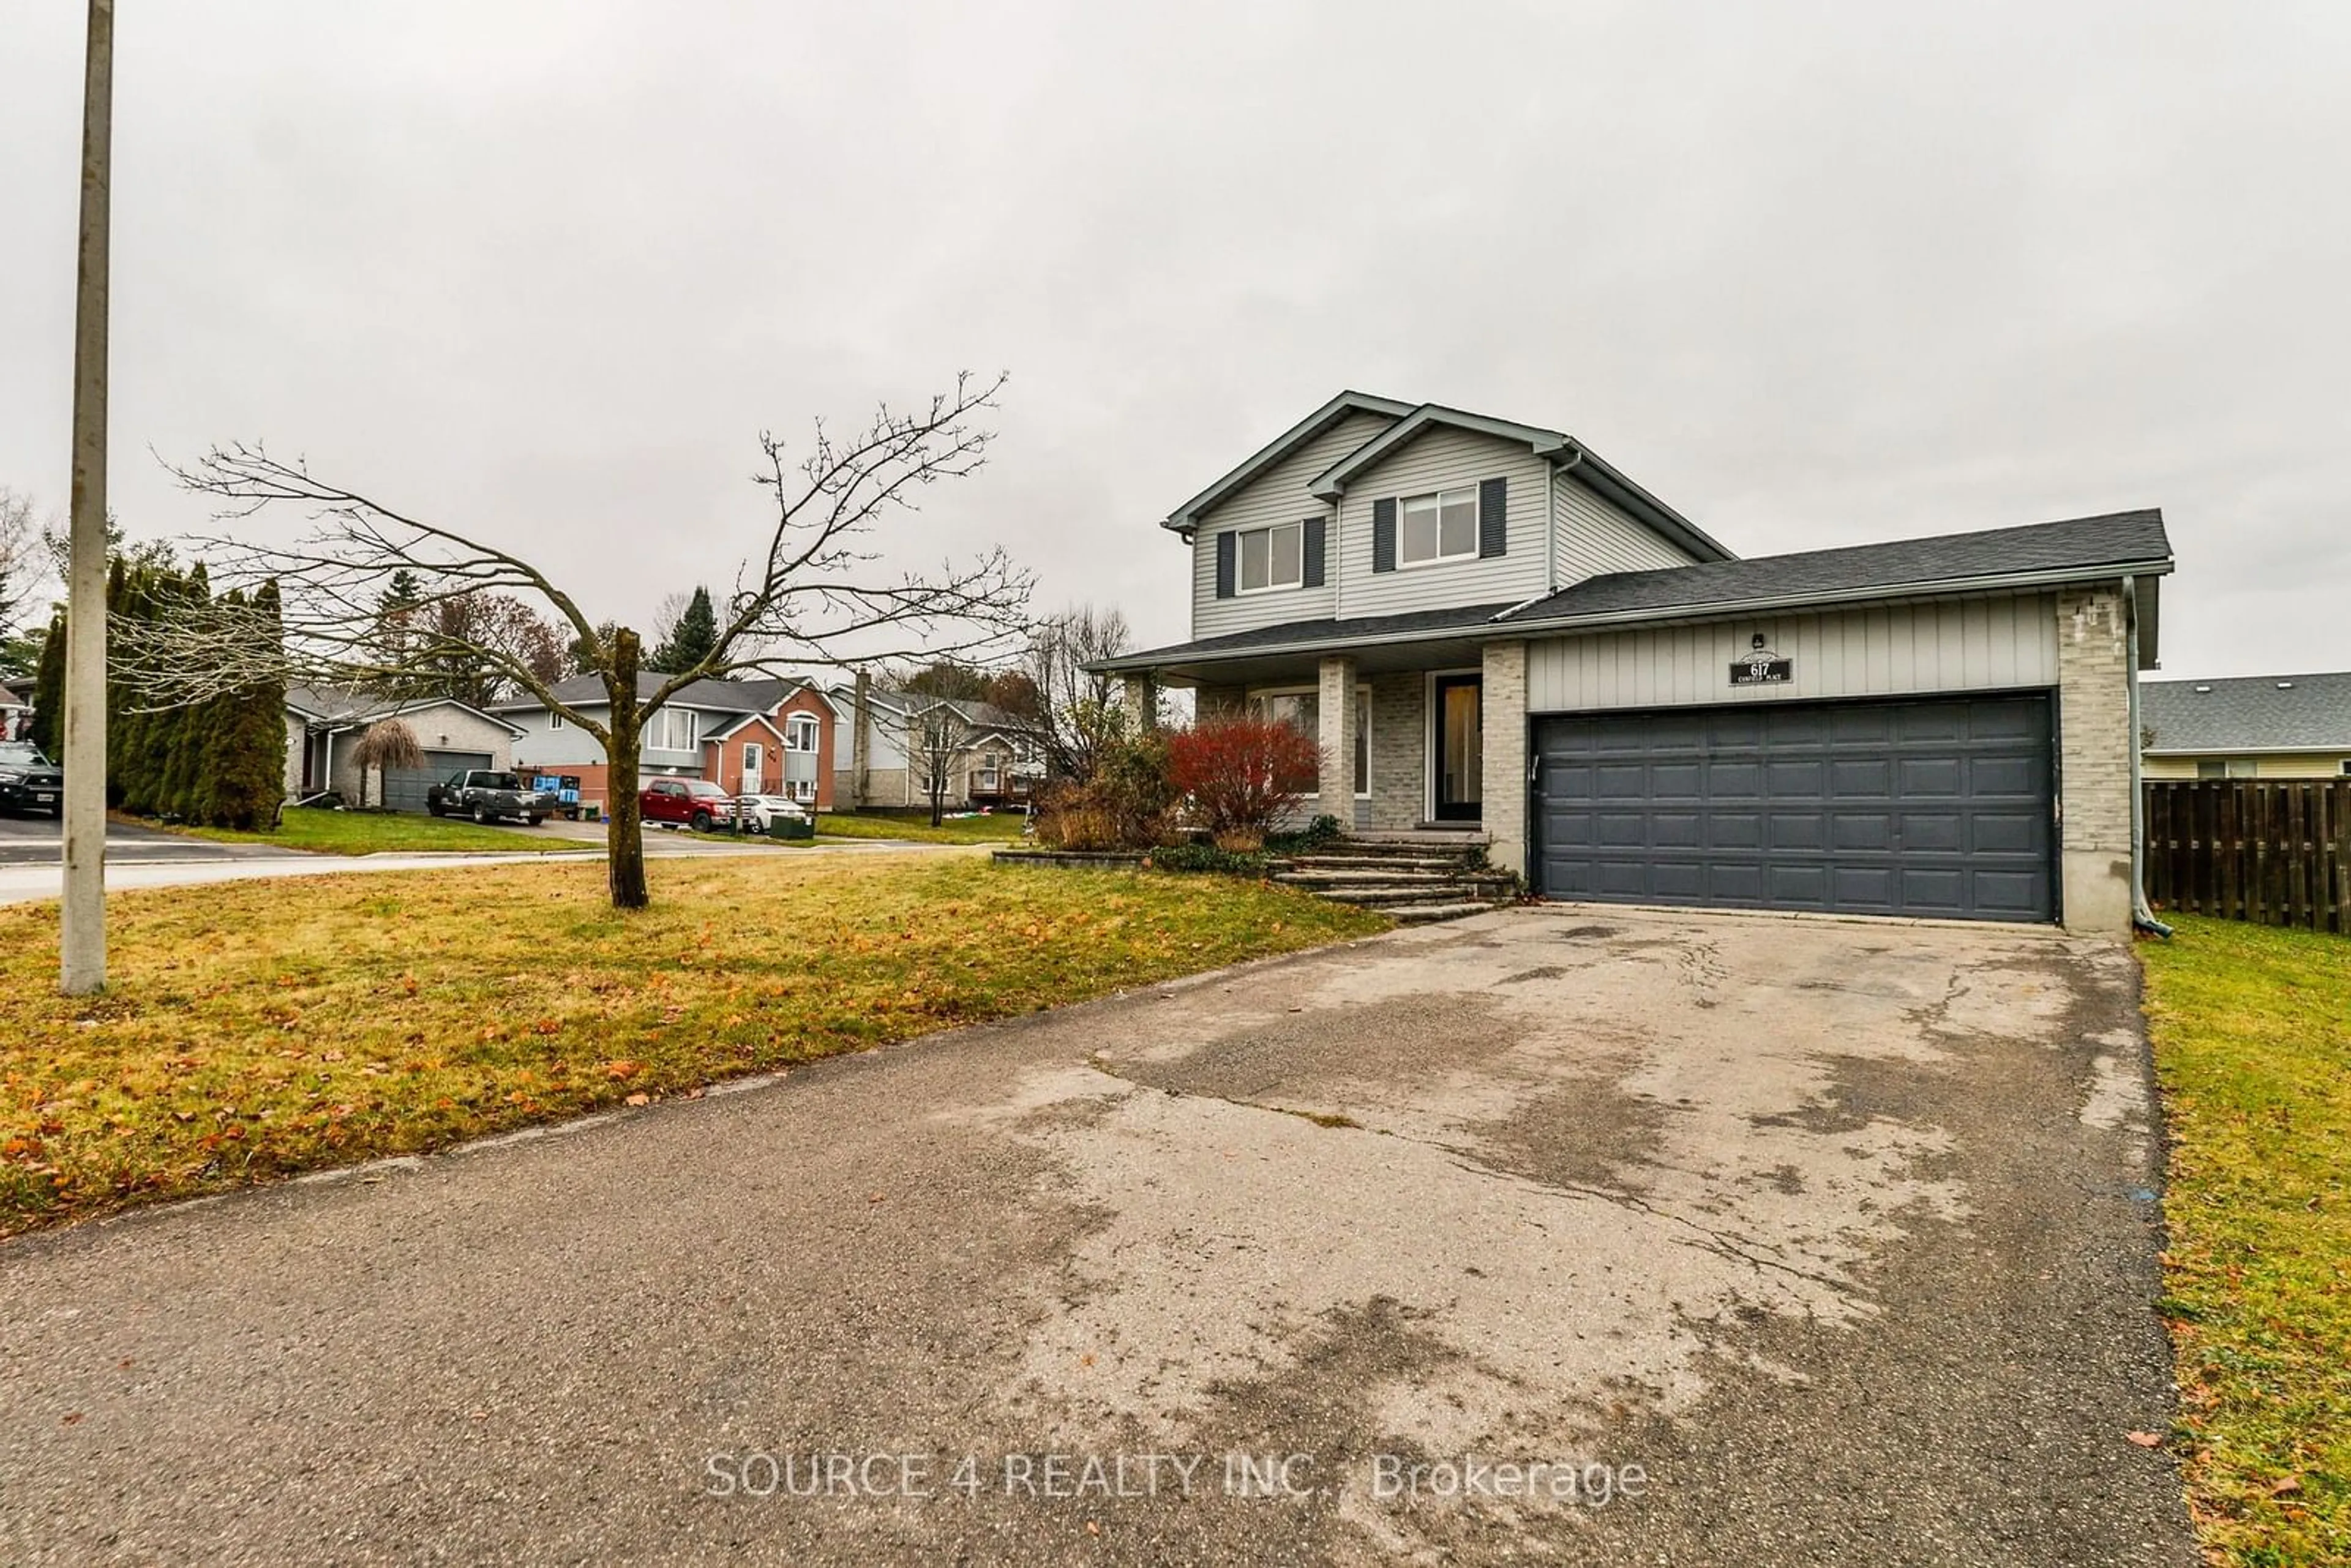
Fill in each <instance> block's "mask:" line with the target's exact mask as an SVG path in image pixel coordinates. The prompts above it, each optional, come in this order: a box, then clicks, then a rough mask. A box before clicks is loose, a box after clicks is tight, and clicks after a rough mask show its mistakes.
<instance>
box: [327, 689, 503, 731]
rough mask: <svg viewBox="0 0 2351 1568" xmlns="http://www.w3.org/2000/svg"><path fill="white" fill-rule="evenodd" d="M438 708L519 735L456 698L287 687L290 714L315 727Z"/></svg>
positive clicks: (491, 715)
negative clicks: (451, 710)
mask: <svg viewBox="0 0 2351 1568" xmlns="http://www.w3.org/2000/svg"><path fill="white" fill-rule="evenodd" d="M436 707H453V708H455V709H457V710H458V711H459V712H461V713H469V714H472V715H473V716H475V718H478V719H481V720H483V721H484V722H485V723H488V724H494V725H496V726H497V727H499V728H500V729H504V730H511V731H513V732H514V733H515V734H516V735H517V736H519V735H521V734H522V733H524V732H523V730H522V728H521V727H519V726H517V725H513V724H509V723H508V722H507V720H505V719H502V718H500V717H499V716H497V715H496V714H494V713H486V712H485V711H483V710H482V709H480V708H477V707H475V706H474V705H473V704H471V703H461V702H459V701H458V700H457V699H456V698H455V697H411V698H407V699H405V700H402V699H395V698H392V697H382V696H375V695H371V694H369V693H366V692H353V691H346V690H343V689H340V688H338V687H331V686H288V687H287V688H286V711H287V712H288V713H291V714H294V715H297V716H299V717H301V718H304V719H307V720H308V721H309V722H310V723H312V724H325V725H332V726H335V727H339V728H344V729H350V728H356V727H359V726H360V725H363V724H373V723H375V722H376V721H377V720H378V719H385V718H399V717H401V716H403V715H406V714H412V713H426V712H429V711H431V710H432V709H434V708H436Z"/></svg>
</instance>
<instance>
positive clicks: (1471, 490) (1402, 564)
mask: <svg viewBox="0 0 2351 1568" xmlns="http://www.w3.org/2000/svg"><path fill="white" fill-rule="evenodd" d="M1447 496H1467V497H1469V548H1468V549H1466V550H1455V551H1454V552H1453V553H1452V554H1451V555H1447V554H1446V553H1445V497H1447ZM1414 501H1435V502H1436V503H1437V554H1435V555H1433V556H1430V557H1428V558H1427V559H1425V560H1406V559H1405V554H1404V509H1405V507H1406V506H1408V505H1410V504H1411V503H1412V502H1414ZM1478 535H1479V527H1478V486H1475V485H1468V486H1457V487H1455V488H1453V489H1450V490H1423V491H1422V492H1421V493H1420V494H1418V495H1416V496H1398V497H1396V538H1395V562H1396V570H1398V571H1417V570H1420V569H1421V568H1423V567H1426V566H1448V565H1450V564H1451V563H1453V562H1454V561H1457V560H1476V559H1479V557H1478V547H1479V538H1478Z"/></svg>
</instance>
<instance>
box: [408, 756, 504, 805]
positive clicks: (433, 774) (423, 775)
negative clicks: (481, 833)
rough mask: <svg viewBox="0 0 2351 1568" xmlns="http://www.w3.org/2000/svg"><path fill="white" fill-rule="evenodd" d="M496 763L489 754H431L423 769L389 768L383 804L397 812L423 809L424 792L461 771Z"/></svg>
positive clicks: (491, 766)
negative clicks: (461, 769) (460, 769)
mask: <svg viewBox="0 0 2351 1568" xmlns="http://www.w3.org/2000/svg"><path fill="white" fill-rule="evenodd" d="M496 766H497V762H496V759H495V758H492V757H491V756H490V754H489V753H488V752H486V751H428V752H426V753H425V754H424V766H423V767H422V768H387V769H386V770H385V772H384V776H383V803H384V804H385V805H387V806H389V807H391V808H392V810H395V811H422V810H424V791H425V790H427V789H431V788H432V787H433V786H434V785H435V784H438V783H440V782H441V781H442V780H443V779H446V778H448V777H449V775H451V774H452V773H455V772H456V771H457V770H458V769H459V768H495V767H496Z"/></svg>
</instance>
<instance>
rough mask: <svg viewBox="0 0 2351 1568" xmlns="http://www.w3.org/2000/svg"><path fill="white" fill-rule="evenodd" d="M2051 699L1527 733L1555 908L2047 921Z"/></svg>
mask: <svg viewBox="0 0 2351 1568" xmlns="http://www.w3.org/2000/svg"><path fill="white" fill-rule="evenodd" d="M2052 738H2053V737H2052V730H2051V724H2050V709H2049V699H2048V697H2047V696H2046V695H2032V696H1998V697H1963V698H1953V699H1938V700H1934V701H1926V702H1898V703H1801V704H1797V703H1790V704H1771V705H1769V706H1765V705H1761V704H1757V705H1754V706H1745V707H1736V708H1683V709H1674V710H1667V711H1665V712H1656V713H1642V714H1622V715H1616V714H1609V715H1593V716H1577V717H1556V718H1539V719H1537V720H1536V721H1535V727H1534V745H1535V749H1536V755H1537V758H1538V759H1539V760H1538V763H1537V769H1536V783H1535V788H1534V793H1535V818H1536V821H1535V867H1536V879H1537V883H1538V885H1539V890H1540V891H1541V892H1542V893H1543V894H1547V895H1549V896H1551V897H1553V898H1577V899H1595V900H1600V901H1604V902H1614V903H1624V904H1713V905H1733V906H1740V907H1747V908H1756V909H1817V910H1834V911H1844V912H1851V913H1855V914H1867V915H1941V916H1959V917H1963V918H1969V919H1979V920H2049V919H2053V918H2054V917H2055V915H2056V894H2055V886H2054V877H2053V863H2052V862H2053V855H2052V853H2051V850H2052V845H2053V836H2054V835H2053V821H2052V819H2053V798H2054V770H2053V767H2052V763H2051V744H2052Z"/></svg>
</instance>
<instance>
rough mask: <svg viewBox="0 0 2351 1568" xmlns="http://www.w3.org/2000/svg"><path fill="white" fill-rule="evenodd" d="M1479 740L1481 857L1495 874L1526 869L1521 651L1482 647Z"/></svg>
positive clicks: (1513, 646)
mask: <svg viewBox="0 0 2351 1568" xmlns="http://www.w3.org/2000/svg"><path fill="white" fill-rule="evenodd" d="M1479 704H1480V707H1479V716H1480V718H1481V720H1482V721H1483V725H1484V728H1485V736H1484V740H1483V746H1482V749H1481V753H1480V755H1481V757H1482V758H1483V761H1484V764H1485V766H1484V769H1483V773H1482V776H1481V778H1480V779H1479V795H1480V796H1482V797H1483V801H1484V803H1483V804H1482V805H1481V806H1480V807H1479V815H1480V816H1481V817H1482V818H1483V820H1484V825H1485V829H1486V836H1487V838H1488V839H1489V840H1490V841H1491V843H1490V844H1489V847H1488V849H1487V856H1488V858H1489V860H1490V861H1491V862H1492V863H1493V866H1494V868H1495V869H1496V870H1497V871H1506V872H1510V873H1512V874H1513V875H1518V876H1523V875H1525V874H1526V869H1527V645H1526V644H1525V643H1487V644H1486V679H1485V685H1484V688H1483V690H1482V691H1480V693H1479Z"/></svg>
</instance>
